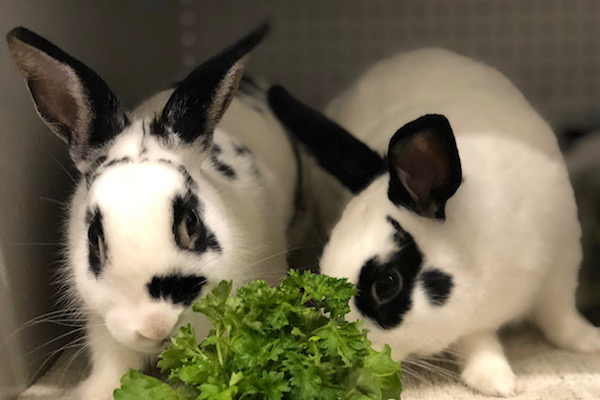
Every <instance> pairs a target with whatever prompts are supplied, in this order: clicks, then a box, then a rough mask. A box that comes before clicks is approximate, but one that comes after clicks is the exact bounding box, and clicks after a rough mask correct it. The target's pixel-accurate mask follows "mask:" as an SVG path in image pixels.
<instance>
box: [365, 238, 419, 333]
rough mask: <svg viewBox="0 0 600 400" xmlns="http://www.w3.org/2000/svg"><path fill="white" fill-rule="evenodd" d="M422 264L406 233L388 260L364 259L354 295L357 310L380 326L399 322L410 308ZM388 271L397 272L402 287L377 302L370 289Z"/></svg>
mask: <svg viewBox="0 0 600 400" xmlns="http://www.w3.org/2000/svg"><path fill="white" fill-rule="evenodd" d="M422 264H423V255H422V254H421V251H420V249H419V247H418V246H417V244H416V243H415V241H414V240H413V238H412V237H411V236H410V234H408V233H406V234H405V236H404V240H403V246H402V247H401V248H400V250H399V251H397V252H396V253H394V254H393V255H392V256H391V257H390V259H389V261H387V262H382V261H381V260H380V259H379V257H373V258H371V259H369V260H367V262H366V263H365V264H364V265H363V267H362V268H361V271H360V276H359V278H358V284H357V288H358V294H357V295H356V296H355V297H354V304H355V305H356V308H357V309H358V311H359V312H360V313H361V314H362V315H363V316H364V317H365V318H368V319H371V320H372V321H373V322H374V323H376V324H377V325H379V326H380V327H381V328H383V329H391V328H394V327H395V326H397V325H399V324H400V323H401V322H402V319H403V317H404V314H406V312H408V310H410V308H411V307H412V292H413V289H414V285H415V281H416V278H417V274H418V273H419V271H420V270H421V268H422ZM390 270H395V271H397V272H398V273H399V274H400V276H401V278H402V290H401V291H400V292H399V293H398V294H397V295H396V296H395V297H394V298H393V299H392V300H391V301H388V302H386V303H384V304H381V303H379V302H378V301H377V300H376V299H375V298H374V296H373V293H372V288H373V287H374V285H376V283H377V282H378V281H380V280H381V279H385V276H386V274H387V273H388V272H389V271H390Z"/></svg>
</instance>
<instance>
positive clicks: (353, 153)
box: [269, 86, 468, 358]
mask: <svg viewBox="0 0 600 400" xmlns="http://www.w3.org/2000/svg"><path fill="white" fill-rule="evenodd" d="M269 103H270V106H271V107H272V109H273V110H274V112H275V114H276V115H277V116H278V118H280V120H281V121H282V122H283V123H284V125H286V126H287V127H288V128H289V129H290V130H291V131H292V133H293V134H294V136H295V137H297V138H298V139H299V141H300V142H301V143H302V144H303V145H304V147H305V149H306V150H307V151H308V153H309V154H312V155H313V156H314V157H315V159H316V161H317V163H318V164H319V165H320V166H321V167H322V168H323V169H325V170H326V171H327V172H328V173H329V174H331V175H333V176H334V177H335V178H336V179H337V180H339V181H340V182H341V183H342V184H343V185H344V186H345V187H346V188H348V189H349V190H350V191H351V192H352V195H353V196H352V198H351V200H350V201H349V203H348V204H347V205H346V206H345V209H344V211H343V214H342V216H341V219H340V220H339V221H338V222H337V224H336V225H335V227H334V228H333V230H332V232H331V235H330V238H329V242H328V243H327V245H326V247H325V249H324V251H323V255H322V258H321V261H320V267H321V271H322V273H324V274H327V275H332V276H336V277H345V278H348V279H349V281H350V282H352V283H354V284H355V285H356V287H357V289H358V294H357V295H356V296H355V297H354V299H353V300H352V302H351V309H352V311H351V314H350V317H351V318H357V317H360V318H362V319H365V320H366V327H367V328H368V329H369V330H370V332H369V337H370V339H371V340H373V342H374V344H375V345H382V344H383V343H389V344H390V345H391V346H392V348H393V351H394V356H395V357H397V358H403V357H404V356H406V355H408V354H411V353H417V354H430V353H435V352H438V351H440V350H443V349H444V348H445V347H447V346H448V345H449V344H450V343H451V342H453V341H454V340H455V339H456V338H457V337H458V335H459V334H460V329H461V327H460V323H458V322H455V317H456V315H462V314H464V313H461V308H462V307H466V308H468V304H464V303H465V301H466V300H465V298H464V297H462V296H458V295H457V294H456V290H455V288H456V285H457V280H459V279H460V268H457V264H458V263H459V261H458V258H457V257H459V256H457V252H456V249H454V248H453V247H452V232H453V231H455V230H456V229H460V224H457V222H456V219H457V218H456V216H455V215H447V213H446V211H447V210H446V208H447V207H446V203H447V202H448V201H449V200H450V202H449V205H450V203H451V202H452V200H451V197H452V196H453V195H454V194H455V192H456V191H457V189H458V188H459V186H460V184H461V180H462V171H461V163H460V159H459V155H458V150H457V147H456V142H455V138H454V134H453V132H452V129H451V127H450V124H449V122H448V120H447V119H446V118H445V117H443V116H441V115H425V116H423V117H421V118H418V119H417V120H415V121H412V122H410V123H408V124H406V125H405V126H403V127H401V128H400V129H398V131H397V132H395V133H394V132H390V133H389V137H391V139H390V141H389V147H388V152H387V154H386V156H385V157H381V156H380V155H379V154H377V153H376V152H374V151H373V150H371V149H370V148H369V147H368V146H366V145H365V144H363V143H362V142H360V141H359V140H358V139H356V138H355V137H353V136H352V135H351V134H350V133H349V132H347V131H346V130H344V128H342V127H341V126H339V125H337V124H336V123H334V122H333V121H331V120H329V119H327V118H326V117H325V116H323V115H321V114H320V113H318V112H316V111H314V110H312V109H310V108H308V107H306V106H305V105H303V104H301V103H299V102H298V101H296V100H295V99H293V98H292V97H291V96H290V95H289V94H288V93H287V92H286V91H285V90H284V89H283V88H281V87H278V86H275V87H273V88H271V90H270V92H269ZM315 196H316V197H318V194H315ZM448 209H449V210H453V207H448ZM440 327H443V329H440Z"/></svg>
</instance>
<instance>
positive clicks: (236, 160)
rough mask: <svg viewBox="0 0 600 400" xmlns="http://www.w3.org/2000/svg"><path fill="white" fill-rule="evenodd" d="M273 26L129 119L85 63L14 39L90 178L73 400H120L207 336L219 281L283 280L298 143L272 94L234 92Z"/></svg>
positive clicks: (74, 294) (72, 269)
mask: <svg viewBox="0 0 600 400" xmlns="http://www.w3.org/2000/svg"><path fill="white" fill-rule="evenodd" d="M267 30H268V26H267V25H263V26H261V27H259V28H258V29H256V30H254V31H253V32H251V33H250V34H248V35H247V36H245V37H244V38H242V39H240V40H239V41H237V42H236V43H234V44H233V45H231V46H230V47H228V48H226V49H225V50H223V51H222V52H220V53H219V54H217V55H216V56H214V57H212V58H210V59H209V60H207V61H206V62H204V63H203V64H201V65H200V66H198V67H197V68H196V69H194V70H193V71H192V72H191V73H190V74H189V75H188V76H187V77H186V78H185V79H184V80H183V81H181V82H180V83H179V84H178V85H177V86H176V87H175V88H174V89H169V90H166V91H162V92H160V93H158V94H157V95H155V96H154V97H152V98H150V99H149V100H147V101H146V102H144V103H143V104H142V105H141V106H139V107H138V108H137V109H136V110H134V111H133V112H130V113H129V112H126V111H124V110H123V108H122V107H121V105H120V103H119V101H118V100H117V98H116V97H115V95H114V94H113V93H112V92H111V90H110V89H109V88H108V86H107V85H106V83H105V82H104V81H103V80H102V79H101V78H100V77H99V76H98V75H97V74H96V73H95V72H93V71H92V70H91V69H90V68H88V67H87V66H85V65H84V64H83V63H81V62H80V61H78V60H76V59H75V58H73V57H71V56H70V55H68V54H67V53H65V52H64V51H62V50H61V49H59V48H58V47H56V46H55V45H54V44H52V43H50V42H49V41H47V40H45V39H44V38H42V37H40V36H38V35H37V34H35V33H33V32H31V31H29V30H27V29H25V28H22V27H19V28H15V29H13V30H12V31H10V32H9V33H8V35H7V41H8V45H9V48H10V53H11V55H12V57H13V58H14V61H15V62H16V65H17V67H18V69H19V71H20V72H21V73H22V74H23V76H24V78H25V81H26V83H27V86H28V88H29V91H30V93H31V96H32V98H33V101H34V103H35V107H36V109H37V111H38V113H39V116H40V117H41V119H42V120H43V121H44V122H45V123H46V124H47V125H48V127H49V128H50V129H51V130H52V131H53V132H54V133H55V134H56V135H58V137H59V138H61V139H62V140H64V141H65V142H66V143H67V144H68V148H69V153H70V156H71V158H72V161H73V163H74V164H75V166H76V168H77V169H78V170H79V172H80V173H81V177H80V179H79V181H78V183H77V185H76V190H75V193H74V195H73V197H72V200H71V202H70V206H69V212H68V214H69V215H68V222H67V229H66V258H67V260H66V265H65V267H64V268H65V269H64V271H63V275H64V279H65V282H66V286H67V287H68V291H69V293H68V295H69V297H70V299H71V301H73V302H75V304H77V305H78V306H79V307H80V308H81V313H82V314H83V315H84V316H85V318H86V319H87V333H86V336H87V345H88V346H89V350H90V353H91V354H90V358H91V372H90V374H89V377H87V378H86V379H85V380H83V381H82V382H81V384H80V385H79V386H78V387H76V388H75V389H74V390H75V393H74V396H75V397H76V398H78V399H86V400H90V399H92V400H95V399H99V400H106V399H109V398H112V393H113V390H114V389H115V388H117V387H119V381H120V378H121V376H122V375H123V374H124V373H125V372H127V371H128V369H129V368H134V369H140V368H143V367H144V366H145V365H146V363H148V362H152V361H154V360H155V359H156V356H157V354H159V353H160V351H162V350H164V348H165V347H166V345H167V342H169V340H170V337H171V336H173V335H176V334H177V332H178V330H179V328H178V327H179V326H181V325H185V324H188V323H189V324H191V325H192V326H193V327H194V328H195V330H196V334H197V336H198V339H199V340H200V339H202V338H203V337H204V336H202V335H204V334H206V333H207V332H208V328H209V327H208V325H207V324H208V322H207V320H205V319H203V318H201V317H200V316H199V314H195V313H193V312H192V310H191V305H192V303H194V301H195V300H196V299H197V298H199V297H200V296H202V295H203V294H206V293H207V292H208V291H210V289H211V288H212V287H214V286H216V284H218V283H219V282H220V281H221V280H232V281H233V285H234V288H236V287H239V286H240V285H242V284H244V283H245V282H247V281H249V280H252V279H257V278H261V279H265V280H267V281H268V282H270V283H274V282H277V281H279V280H280V279H281V278H282V277H284V276H285V274H286V273H287V263H286V258H285V257H286V246H287V240H286V237H287V235H288V226H289V225H290V223H291V222H292V220H293V218H294V214H295V211H294V203H295V201H296V200H295V199H296V196H297V195H298V194H297V169H298V165H297V159H296V157H295V153H294V148H293V145H292V143H291V141H290V140H289V137H288V135H287V133H286V132H285V130H284V129H283V127H282V126H281V124H280V123H279V122H278V121H277V120H276V119H275V117H274V116H273V115H272V114H271V112H270V110H269V108H268V105H267V104H266V93H265V91H263V93H262V100H261V98H260V96H258V95H257V94H256V92H257V90H247V91H240V92H239V93H237V90H238V85H239V84H240V80H241V77H242V74H243V70H244V64H245V59H246V58H247V57H246V56H247V54H248V53H249V52H250V51H251V50H252V49H253V48H254V47H255V46H256V45H258V44H259V43H260V42H261V41H262V40H263V38H264V36H265V35H266V33H267ZM236 93H237V97H236ZM273 147H274V148H277V151H276V152H275V151H272V150H271V149H272V148H273Z"/></svg>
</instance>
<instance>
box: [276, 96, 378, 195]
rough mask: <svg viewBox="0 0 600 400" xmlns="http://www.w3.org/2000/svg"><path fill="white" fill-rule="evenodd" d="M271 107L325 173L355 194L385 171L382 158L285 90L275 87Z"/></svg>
mask: <svg viewBox="0 0 600 400" xmlns="http://www.w3.org/2000/svg"><path fill="white" fill-rule="evenodd" d="M268 98H269V106H270V107H271V109H272V110H273V112H274V113H275V115H276V116H277V118H279V120H280V121H281V122H282V123H283V124H284V125H285V126H286V127H287V128H288V129H289V130H290V131H291V132H292V134H293V135H294V136H295V137H296V138H297V139H298V140H299V141H300V142H302V143H303V144H304V145H306V148H307V149H308V151H309V152H310V153H311V154H312V155H313V156H314V157H315V158H316V160H317V162H318V163H319V165H320V166H321V167H323V168H324V169H325V170H326V171H328V172H329V173H330V174H332V175H333V176H334V177H336V178H337V179H338V180H339V181H340V182H341V183H342V184H343V185H344V186H346V187H347V188H348V189H350V190H351V191H352V192H353V193H358V192H360V191H361V190H362V189H364V188H365V187H366V186H367V185H368V184H369V183H371V181H372V180H373V179H374V178H375V177H376V176H377V175H379V174H381V173H382V172H383V171H384V164H383V160H382V158H381V157H380V156H379V155H378V154H377V153H376V152H375V151H373V150H371V149H370V148H369V147H368V146H367V145H365V144H364V143H362V142H361V141H360V140H358V139H357V138H355V137H354V136H352V135H351V134H350V133H349V132H348V131H346V130H345V129H344V128H342V127H341V126H339V125H338V124H336V123H335V122H333V121H332V120H330V119H329V118H327V117H325V116H324V115H323V114H321V113H319V112H318V111H316V110H313V109H312V108H310V107H308V106H306V105H304V104H302V103H300V102H299V101H298V100H296V99H295V98H294V97H292V96H291V95H290V94H289V93H288V92H287V91H286V90H285V89H284V88H283V87H281V86H279V85H275V86H273V87H272V88H271V89H269V93H268Z"/></svg>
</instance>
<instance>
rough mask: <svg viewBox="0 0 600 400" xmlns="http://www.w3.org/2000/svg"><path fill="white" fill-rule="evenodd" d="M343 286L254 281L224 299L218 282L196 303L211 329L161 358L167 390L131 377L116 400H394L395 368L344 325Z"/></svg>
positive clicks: (297, 278) (305, 280) (226, 291)
mask: <svg viewBox="0 0 600 400" xmlns="http://www.w3.org/2000/svg"><path fill="white" fill-rule="evenodd" d="M354 294H355V289H354V287H353V285H352V284H350V283H348V282H347V281H346V280H345V279H335V278H331V277H328V276H325V275H315V274H312V273H310V272H306V273H304V274H300V273H298V272H296V271H293V270H292V271H291V272H290V274H289V276H288V277H287V278H286V279H285V280H284V281H283V282H282V283H281V284H280V285H279V286H277V287H275V288H271V287H269V286H268V285H267V284H266V283H265V282H264V281H253V282H250V283H248V284H246V285H245V286H243V287H241V288H240V289H239V290H238V291H237V296H235V297H234V296H232V295H231V282H226V281H223V282H221V283H220V284H219V285H217V287H215V288H214V289H213V290H212V291H211V292H210V293H208V294H207V296H206V297H205V298H203V299H201V300H200V301H198V302H197V303H196V304H194V311H196V312H200V313H202V314H205V315H206V316H207V317H208V319H209V320H210V322H211V323H212V324H213V326H214V329H213V330H211V331H210V333H209V336H208V337H207V338H206V339H205V340H204V341H202V342H201V343H200V344H198V343H197V342H196V339H195V337H194V331H193V329H192V328H191V327H190V326H187V327H183V328H181V331H180V333H179V335H178V337H176V338H174V339H173V343H172V344H171V345H170V346H169V348H168V349H167V350H165V351H164V352H163V353H162V354H161V355H160V356H159V358H160V361H159V362H158V366H159V367H160V368H161V370H162V371H163V372H168V373H169V379H168V381H169V383H164V382H161V381H160V380H158V379H155V378H152V377H149V376H146V375H144V374H142V373H141V372H138V371H133V370H132V371H130V372H129V373H127V374H126V375H125V376H123V378H122V379H121V388H120V389H117V390H115V393H114V398H115V399H116V400H133V399H147V400H190V399H207V400H234V399H235V400H237V399H240V400H241V399H247V400H255V399H256V400H258V399H269V400H271V399H274V400H278V399H284V400H314V399H323V400H329V399H331V400H337V399H351V400H367V399H377V400H379V399H400V392H401V390H402V385H401V382H400V378H401V373H400V363H399V362H395V361H393V360H392V359H391V356H390V355H391V351H390V348H389V347H388V346H385V348H384V349H383V350H382V351H381V352H377V351H375V350H373V349H372V348H371V342H370V341H369V340H368V339H367V337H366V330H361V329H360V328H359V323H358V322H346V321H345V319H344V316H345V315H346V314H347V313H348V312H349V311H350V308H349V306H348V302H349V300H350V298H351V297H352V296H353V295H354Z"/></svg>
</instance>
